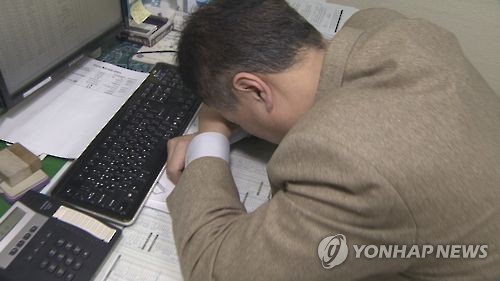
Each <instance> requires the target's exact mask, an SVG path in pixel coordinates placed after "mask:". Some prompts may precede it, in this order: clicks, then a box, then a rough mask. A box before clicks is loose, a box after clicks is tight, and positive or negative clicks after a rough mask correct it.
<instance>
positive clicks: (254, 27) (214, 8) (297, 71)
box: [178, 0, 324, 142]
mask: <svg viewBox="0 0 500 281" xmlns="http://www.w3.org/2000/svg"><path fill="white" fill-rule="evenodd" d="M323 49H324V42H323V38H322V36H321V34H320V33H319V32H318V31H317V30H316V29H315V28H314V27H313V26H312V25H310V24H309V23H308V22H307V21H306V20H305V19H304V18H303V17H301V16H300V15H299V14H298V13H297V12H296V11H295V10H294V9H293V8H291V7H290V6H289V5H288V4H287V3H286V2H285V1H284V0H245V1H241V0H213V1H211V3H210V4H209V5H207V6H205V7H203V8H201V9H199V10H198V11H197V12H195V13H194V14H192V16H191V18H190V20H189V21H188V23H187V24H186V26H185V28H184V30H183V32H182V36H181V39H180V41H179V47H178V62H179V68H180V71H181V76H182V78H183V80H184V82H185V83H186V84H187V85H188V86H189V87H190V88H192V89H193V90H194V91H195V93H196V94H198V95H199V96H201V98H202V99H203V101H204V102H205V103H206V104H207V105H209V106H210V107H213V108H214V109H216V110H217V111H219V112H220V113H221V114H222V115H223V116H224V117H226V118H227V119H228V120H230V121H233V122H235V123H237V124H238V125H240V126H242V127H243V129H245V130H247V131H249V133H252V134H255V135H257V136H260V137H262V138H265V139H268V140H271V141H274V142H278V141H279V140H280V138H279V137H278V136H277V134H275V135H273V134H272V133H271V132H270V131H276V130H278V131H286V128H281V127H290V124H286V126H285V124H284V123H293V122H295V121H296V119H298V117H300V116H295V115H298V114H299V113H303V112H301V111H305V110H306V109H299V108H297V107H304V106H306V105H307V106H310V104H311V103H312V100H311V99H310V94H311V93H309V92H313V93H312V94H314V93H315V91H316V87H317V85H315V83H316V84H317V80H318V79H319V78H318V77H317V76H318V75H319V71H320V69H321V65H320V66H319V71H317V73H316V71H312V72H314V73H310V72H311V69H307V70H306V69H303V68H304V67H306V68H307V67H313V68H314V69H313V70H316V68H318V66H317V64H318V63H317V62H315V63H314V65H313V64H312V63H311V62H310V61H309V60H311V59H313V60H315V61H316V60H321V61H322V50H323ZM304 91H305V92H304ZM301 92H304V93H301ZM301 95H302V97H301ZM290 97H291V98H292V99H290ZM297 103H300V104H297ZM291 115H293V116H291ZM292 125H293V124H292ZM278 127H280V128H278ZM284 133H286V132H280V134H281V135H283V134H284ZM281 137H282V136H281Z"/></svg>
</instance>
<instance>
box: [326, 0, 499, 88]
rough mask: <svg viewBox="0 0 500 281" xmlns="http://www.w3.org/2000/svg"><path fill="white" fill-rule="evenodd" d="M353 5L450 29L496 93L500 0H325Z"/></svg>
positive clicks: (497, 82)
mask: <svg viewBox="0 0 500 281" xmlns="http://www.w3.org/2000/svg"><path fill="white" fill-rule="evenodd" d="M328 2H331V3H336V4H341V5H347V6H353V7H356V8H358V9H366V8H371V7H384V8H391V9H393V10H396V11H399V12H401V13H403V14H405V15H407V16H409V17H419V18H424V19H427V20H430V21H432V22H434V23H436V24H438V25H440V26H442V27H444V28H446V29H448V30H450V31H451V32H453V33H454V34H455V35H456V36H457V38H458V40H459V42H460V44H461V45H462V48H463V50H464V53H465V55H466V56H467V57H468V58H469V60H470V61H471V62H472V64H473V65H474V66H475V67H476V68H477V69H478V70H479V72H480V73H481V74H482V75H483V77H484V78H485V79H486V81H488V83H489V84H490V86H491V87H492V88H493V90H494V91H495V92H496V93H497V95H500V0H328Z"/></svg>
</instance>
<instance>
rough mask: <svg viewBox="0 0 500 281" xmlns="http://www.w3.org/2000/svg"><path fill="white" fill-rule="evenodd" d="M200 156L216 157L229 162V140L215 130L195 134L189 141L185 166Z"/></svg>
mask: <svg viewBox="0 0 500 281" xmlns="http://www.w3.org/2000/svg"><path fill="white" fill-rule="evenodd" d="M201 157H217V158H221V159H223V160H225V161H226V162H228V163H229V140H228V139H227V138H226V136H224V135H223V134H220V133H215V132H207V133H201V134H199V135H197V136H196V137H194V138H193V139H192V140H191V143H189V146H188V149H187V153H186V163H185V164H186V165H185V166H186V167H187V166H188V165H189V163H191V162H193V161H194V160H196V159H198V158H201Z"/></svg>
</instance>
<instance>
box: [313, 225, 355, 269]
mask: <svg viewBox="0 0 500 281" xmlns="http://www.w3.org/2000/svg"><path fill="white" fill-rule="evenodd" d="M347 253H348V249H347V240H346V238H345V236H344V235H342V234H337V235H333V236H327V237H325V238H324V239H323V240H321V242H320V243H319V245H318V256H319V259H320V260H321V265H322V266H323V267H324V268H325V269H330V268H334V267H335V266H337V265H339V264H341V263H343V262H344V261H345V260H346V259H347Z"/></svg>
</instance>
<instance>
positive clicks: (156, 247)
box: [4, 42, 275, 281]
mask: <svg viewBox="0 0 500 281" xmlns="http://www.w3.org/2000/svg"><path fill="white" fill-rule="evenodd" d="M117 44H118V45H117V46H116V47H115V48H110V49H104V51H103V53H102V55H101V56H99V59H102V60H106V61H107V62H111V63H115V64H118V65H121V64H123V63H125V61H126V60H127V59H128V58H126V55H124V54H123V52H124V50H125V51H128V52H131V53H135V51H136V50H135V49H134V48H138V47H140V46H139V45H137V44H133V43H129V42H117ZM112 45H113V44H110V46H112ZM116 48H119V50H118V51H117V49H116ZM103 58H104V59H103ZM130 65H131V68H136V69H137V68H140V69H145V68H148V69H149V68H150V66H145V65H140V64H139V63H133V64H130ZM4 146H5V144H4ZM256 146H258V149H257V152H258V153H255V151H254V150H255V147H256ZM274 148H275V146H274V145H272V144H270V143H267V142H264V141H261V140H258V139H256V138H248V139H245V140H243V141H241V142H239V143H238V144H237V145H236V146H234V147H233V148H232V151H231V163H232V165H231V169H232V172H233V175H234V176H235V181H236V184H237V186H238V188H239V194H240V198H241V201H242V202H243V204H244V205H245V207H246V208H247V210H248V211H253V210H255V209H256V208H257V207H258V206H260V205H261V204H262V203H264V202H266V201H267V200H268V199H269V198H270V192H271V190H270V185H269V182H268V180H267V173H266V169H265V164H266V163H267V160H268V159H269V157H270V155H271V154H272V152H273V151H274ZM53 162H55V164H57V165H56V167H54V168H53V170H52V172H50V176H51V178H53V177H54V175H56V172H57V171H58V170H59V169H60V168H61V167H62V166H63V165H64V164H65V163H66V161H65V160H63V159H58V158H54V157H47V158H46V159H45V160H44V170H45V167H46V165H48V166H50V164H51V163H53ZM45 163H46V164H45ZM52 165H54V164H52ZM156 188H157V187H155V190H154V191H153V192H154V193H156V192H162V191H161V190H157V189H156ZM163 205H164V206H165V203H163ZM7 207H8V206H7ZM181 279H182V276H181V272H180V266H179V261H178V258H177V253H176V249H175V243H174V239H173V235H172V229H171V219H170V215H169V214H168V212H167V211H166V210H158V209H153V208H150V207H145V208H144V209H143V210H142V211H141V213H140V215H139V217H138V218H137V220H136V222H135V224H133V225H132V226H129V227H125V228H124V229H123V234H122V237H121V239H120V241H119V242H118V245H117V246H116V248H115V249H114V250H113V251H112V252H111V253H110V255H109V257H108V259H107V260H106V261H105V262H104V263H103V265H102V267H101V269H100V270H99V272H98V273H97V275H96V276H95V279H94V280H95V281H104V280H106V281H115V280H116V281H119V280H120V281H123V280H141V281H148V280H181Z"/></svg>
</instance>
